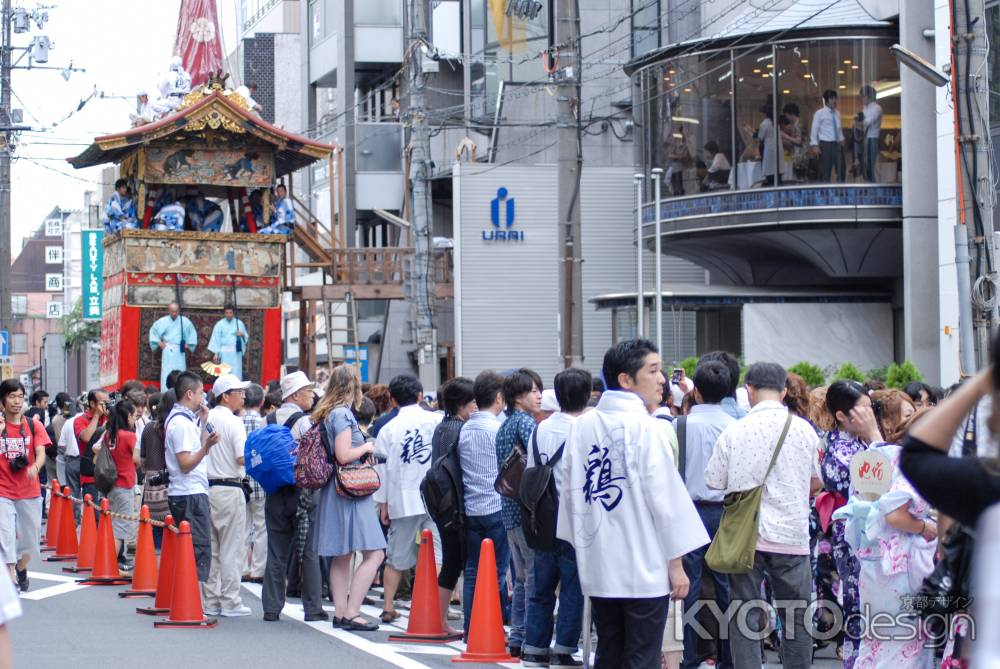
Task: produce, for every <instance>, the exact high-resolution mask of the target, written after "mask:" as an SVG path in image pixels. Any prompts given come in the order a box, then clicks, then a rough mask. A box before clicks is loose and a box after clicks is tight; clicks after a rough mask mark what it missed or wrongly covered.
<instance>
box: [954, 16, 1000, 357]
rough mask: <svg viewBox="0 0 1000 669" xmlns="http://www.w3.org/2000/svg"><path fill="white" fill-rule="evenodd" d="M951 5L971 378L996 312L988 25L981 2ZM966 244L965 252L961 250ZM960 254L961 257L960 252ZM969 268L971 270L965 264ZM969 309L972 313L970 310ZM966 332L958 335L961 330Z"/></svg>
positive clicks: (965, 341) (962, 278) (960, 242)
mask: <svg viewBox="0 0 1000 669" xmlns="http://www.w3.org/2000/svg"><path fill="white" fill-rule="evenodd" d="M951 7H952V27H951V35H950V37H951V41H952V92H953V101H954V105H955V116H956V128H955V132H956V137H955V141H956V142H957V143H958V155H959V156H961V157H962V159H961V160H959V162H958V165H957V166H956V167H957V172H958V175H959V183H958V195H959V221H960V224H959V226H957V229H956V235H955V238H956V260H957V263H958V268H957V269H958V272H959V273H960V275H959V282H958V283H959V298H960V300H961V302H962V303H961V304H960V316H965V319H964V320H966V321H967V319H968V318H969V316H970V315H971V320H972V333H970V332H969V329H968V326H967V322H966V323H960V325H959V330H960V332H959V335H960V338H961V340H960V341H961V346H960V349H961V348H965V349H967V350H968V349H971V348H972V347H974V350H975V357H973V355H972V353H971V351H970V352H969V353H966V351H961V358H962V363H963V364H962V367H963V369H962V372H963V373H964V374H973V373H975V371H976V369H978V368H981V367H983V366H985V365H987V364H989V349H990V341H991V340H992V338H993V333H995V332H996V329H997V326H998V325H1000V313H998V308H997V298H998V296H997V279H998V269H1000V268H998V267H997V253H996V243H997V233H996V231H995V230H994V227H993V204H992V201H991V197H992V195H993V192H992V191H993V181H992V174H991V165H990V154H989V133H990V126H989V116H988V114H989V108H990V104H991V103H992V101H991V100H990V94H989V79H988V77H989V66H988V63H987V54H988V43H987V37H986V31H987V30H988V28H989V26H988V22H987V20H986V16H985V15H984V14H983V12H982V4H981V3H976V4H974V3H973V2H972V0H955V1H954V2H953V3H951ZM963 246H964V248H962V247H963ZM963 251H964V252H965V253H963ZM970 265H971V271H969V266H970ZM970 306H971V314H970V313H969V312H970ZM963 328H964V329H965V332H961V330H962V329H963Z"/></svg>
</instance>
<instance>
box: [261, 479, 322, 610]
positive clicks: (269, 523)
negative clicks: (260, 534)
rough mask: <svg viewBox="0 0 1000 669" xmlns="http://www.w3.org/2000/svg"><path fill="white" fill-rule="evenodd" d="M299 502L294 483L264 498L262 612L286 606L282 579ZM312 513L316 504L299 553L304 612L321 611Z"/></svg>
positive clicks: (292, 544) (284, 576)
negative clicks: (304, 543)
mask: <svg viewBox="0 0 1000 669" xmlns="http://www.w3.org/2000/svg"><path fill="white" fill-rule="evenodd" d="M298 505H299V489H298V488H295V487H294V486H287V487H285V488H282V489H281V490H279V491H277V492H276V493H274V494H273V495H268V496H267V498H266V499H265V500H264V525H265V526H266V527H267V566H266V567H265V568H264V587H263V589H262V597H261V599H262V603H263V605H264V613H281V609H283V608H284V607H285V583H286V581H285V579H286V576H287V574H288V563H289V561H290V560H291V557H292V550H293V549H294V548H295V537H296V526H295V512H296V510H297V509H298ZM314 516H315V507H313V509H311V510H310V523H309V534H308V536H307V537H306V547H305V551H304V552H303V553H302V567H301V574H302V585H301V590H302V606H303V608H304V609H305V612H306V615H310V614H317V613H320V612H321V611H322V610H323V600H322V580H321V574H320V571H319V557H318V556H317V555H316V549H315V548H314V547H313V534H314V533H315V527H314V525H313V523H312V520H313V517H314Z"/></svg>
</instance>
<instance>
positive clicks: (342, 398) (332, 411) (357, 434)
mask: <svg viewBox="0 0 1000 669" xmlns="http://www.w3.org/2000/svg"><path fill="white" fill-rule="evenodd" d="M361 398H362V396H361V378H360V377H359V376H358V370H357V369H355V367H354V366H353V365H342V366H340V367H336V368H334V370H333V372H332V373H331V374H330V381H329V383H328V384H327V387H326V393H325V394H324V395H323V398H322V399H321V400H320V401H319V404H317V406H316V408H315V409H314V410H313V414H312V421H313V424H322V425H323V426H324V428H325V429H326V434H327V437H328V438H329V443H330V445H331V446H332V447H333V452H334V457H335V458H336V460H337V464H339V465H348V464H351V463H354V462H357V461H358V460H360V459H361V458H362V457H365V456H368V455H370V454H371V453H372V452H373V451H374V450H375V445H374V443H373V442H370V441H369V442H367V443H366V442H365V440H364V437H363V436H362V434H361V430H360V428H359V427H358V421H357V419H356V418H355V417H354V413H353V412H352V409H356V408H358V407H359V406H360V405H361ZM357 551H360V552H361V558H362V559H361V562H360V563H359V564H358V567H357V569H356V570H355V571H354V574H353V577H352V574H351V557H352V556H353V555H354V553H355V552H357ZM384 551H385V537H384V536H383V535H382V530H381V528H380V527H379V521H378V514H377V513H376V511H375V503H374V502H373V501H372V498H371V497H364V498H361V499H356V498H347V497H343V496H341V495H340V494H339V493H338V492H337V483H336V476H331V477H330V481H329V482H328V483H327V484H326V486H325V487H324V488H323V490H322V491H321V492H320V500H319V504H318V505H317V507H316V552H317V553H318V554H319V555H322V556H326V557H329V558H330V591H331V593H333V605H334V607H336V612H335V614H334V616H333V626H334V627H342V628H344V629H347V630H353V631H364V632H372V631H375V630H377V629H378V623H377V622H373V621H370V620H368V619H367V618H365V617H364V616H362V615H361V603H362V602H363V601H364V598H365V595H366V594H367V593H368V588H369V587H371V584H372V581H373V580H374V579H375V574H376V572H377V571H378V568H379V565H381V564H382V560H383V558H384V557H385V553H384Z"/></svg>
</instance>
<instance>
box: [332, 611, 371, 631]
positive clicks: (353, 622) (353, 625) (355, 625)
mask: <svg viewBox="0 0 1000 669" xmlns="http://www.w3.org/2000/svg"><path fill="white" fill-rule="evenodd" d="M359 618H360V619H361V622H358V619H359ZM340 626H341V627H342V628H344V629H345V630H350V631H352V632H377V631H378V623H376V622H369V621H368V619H367V618H365V617H364V616H362V615H361V614H358V615H356V616H354V617H353V618H351V619H350V620H348V619H347V618H341V619H340Z"/></svg>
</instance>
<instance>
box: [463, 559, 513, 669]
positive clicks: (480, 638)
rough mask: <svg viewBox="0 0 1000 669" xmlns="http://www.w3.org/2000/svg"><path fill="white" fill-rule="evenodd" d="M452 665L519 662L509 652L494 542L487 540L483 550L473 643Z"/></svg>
mask: <svg viewBox="0 0 1000 669" xmlns="http://www.w3.org/2000/svg"><path fill="white" fill-rule="evenodd" d="M451 661H452V662H517V658H514V657H511V656H510V654H508V652H507V638H506V636H504V631H503V614H502V613H501V611H500V590H499V589H497V563H496V554H495V553H494V549H493V540H492V539H483V543H482V547H481V548H480V549H479V571H478V572H476V594H475V596H474V597H473V598H472V620H471V622H470V623H469V641H468V643H467V644H466V647H465V651H464V652H463V653H462V654H461V655H456V656H455V657H453V658H451Z"/></svg>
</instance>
